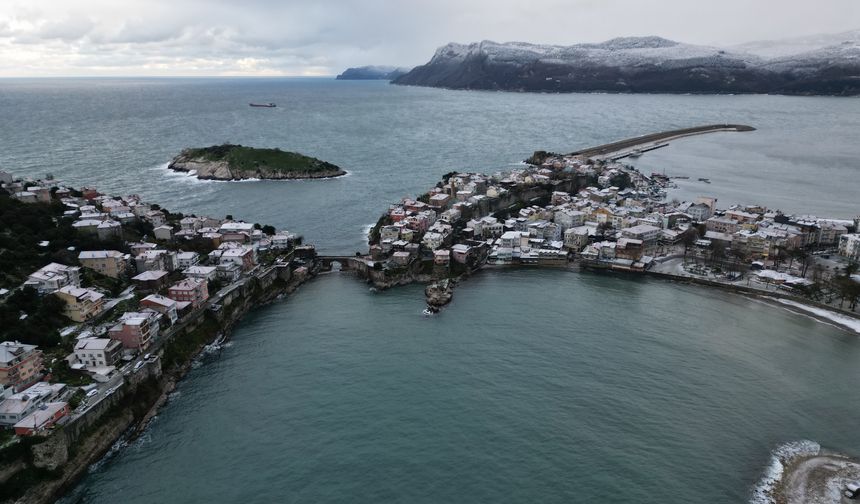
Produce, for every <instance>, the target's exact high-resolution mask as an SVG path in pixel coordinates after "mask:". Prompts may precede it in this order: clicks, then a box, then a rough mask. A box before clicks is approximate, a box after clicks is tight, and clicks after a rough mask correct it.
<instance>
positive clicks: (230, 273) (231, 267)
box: [215, 262, 242, 283]
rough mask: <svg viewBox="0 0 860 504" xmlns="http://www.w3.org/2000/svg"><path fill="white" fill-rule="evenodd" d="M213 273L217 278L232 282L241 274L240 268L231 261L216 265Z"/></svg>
mask: <svg viewBox="0 0 860 504" xmlns="http://www.w3.org/2000/svg"><path fill="white" fill-rule="evenodd" d="M215 275H216V277H217V279H218V280H222V281H225V282H230V283H232V282H235V281H236V280H238V279H239V278H240V277H241V276H242V268H241V267H239V265H238V264H236V263H233V262H226V263H222V264H219V265H218V266H216V268H215Z"/></svg>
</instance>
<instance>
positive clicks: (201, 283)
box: [167, 278, 209, 308]
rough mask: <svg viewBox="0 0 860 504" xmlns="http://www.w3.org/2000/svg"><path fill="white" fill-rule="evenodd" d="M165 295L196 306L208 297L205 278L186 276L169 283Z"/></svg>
mask: <svg viewBox="0 0 860 504" xmlns="http://www.w3.org/2000/svg"><path fill="white" fill-rule="evenodd" d="M167 297H169V298H170V299H173V300H175V301H188V302H189V303H191V306H192V307H194V308H198V307H200V306H202V305H203V303H205V302H206V300H207V299H209V288H208V287H207V285H206V281H205V280H200V279H197V278H186V279H185V280H182V281H180V282H177V283H175V284H173V285H171V286H170V288H169V289H168V290H167Z"/></svg>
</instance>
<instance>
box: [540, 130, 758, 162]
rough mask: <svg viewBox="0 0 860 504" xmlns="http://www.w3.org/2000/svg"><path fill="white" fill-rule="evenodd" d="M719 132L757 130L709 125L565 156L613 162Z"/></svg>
mask: <svg viewBox="0 0 860 504" xmlns="http://www.w3.org/2000/svg"><path fill="white" fill-rule="evenodd" d="M718 131H736V132H742V131H755V128H753V127H752V126H747V125H744V124H707V125H704V126H695V127H692V128H682V129H676V130H668V131H661V132H658V133H650V134H647V135H641V136H638V137H633V138H628V139H626V140H619V141H616V142H611V143H608V144H603V145H598V146H595V147H588V148H585V149H582V150H578V151H574V152H571V153H569V154H566V155H565V156H569V157H581V158H583V159H588V158H609V159H611V160H613V161H616V160H619V159H622V158H625V157H629V156H630V155H631V154H633V151H634V150H638V151H639V152H647V151H649V150H654V149H659V148H661V147H666V146H667V145H669V144H668V141H669V140H677V139H678V138H684V137H688V136H693V135H702V134H705V133H715V132H718ZM555 155H556V154H553V153H550V152H546V151H537V152H535V153H534V155H532V157H531V158H530V159H528V160H526V162H527V163H529V164H533V165H539V164H541V163H543V161H544V160H545V159H546V158H548V157H551V156H555Z"/></svg>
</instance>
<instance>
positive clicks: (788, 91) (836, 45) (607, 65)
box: [392, 32, 860, 96]
mask: <svg viewBox="0 0 860 504" xmlns="http://www.w3.org/2000/svg"><path fill="white" fill-rule="evenodd" d="M823 40H824V42H822V43H821V44H819V45H818V46H814V47H791V41H777V42H773V44H775V45H782V46H785V47H786V48H790V50H789V49H786V52H785V53H784V54H779V55H777V56H774V55H773V52H772V48H768V49H767V50H764V49H762V48H761V47H758V46H756V45H755V44H750V45H746V46H735V47H727V48H720V47H710V46H699V45H693V44H685V43H681V42H676V41H673V40H667V39H663V38H660V37H624V38H616V39H612V40H608V41H606V42H603V43H599V44H575V45H571V46H554V45H544V44H529V43H522V42H506V43H497V42H493V41H488V40H485V41H482V42H474V43H471V44H455V43H450V44H447V45H445V46H442V47H440V48H439V49H438V50H437V51H436V53H435V54H434V55H433V57H432V58H431V59H430V61H428V62H427V63H425V64H424V65H419V66H417V67H415V68H413V69H412V70H410V71H409V72H408V73H406V74H405V75H402V76H400V77H397V78H396V79H394V80H393V81H392V82H393V83H394V84H399V85H408V86H427V87H439V88H447V89H469V90H495V91H516V92H539V93H589V92H603V93H670V94H783V95H800V96H856V95H858V94H860V81H858V79H857V76H858V75H860V65H858V63H857V61H858V55H860V32H848V33H843V34H834V35H829V36H827V37H824V39H823Z"/></svg>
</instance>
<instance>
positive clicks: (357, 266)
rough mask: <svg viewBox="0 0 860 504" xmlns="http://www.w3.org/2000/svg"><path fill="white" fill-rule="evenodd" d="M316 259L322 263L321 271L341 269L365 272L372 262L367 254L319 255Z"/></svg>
mask: <svg viewBox="0 0 860 504" xmlns="http://www.w3.org/2000/svg"><path fill="white" fill-rule="evenodd" d="M316 260H317V261H318V262H319V264H320V271H332V269H339V270H341V271H355V272H357V273H363V274H366V273H367V271H368V269H370V264H371V263H372V261H371V260H370V258H369V257H367V256H337V255H318V256H317V257H316ZM335 264H337V266H335Z"/></svg>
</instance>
